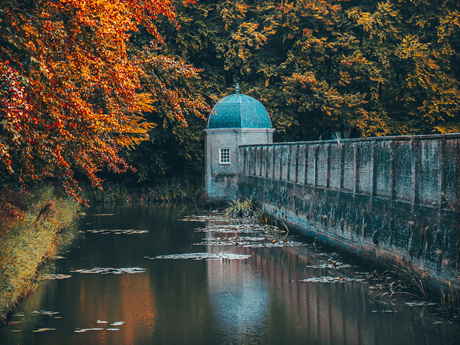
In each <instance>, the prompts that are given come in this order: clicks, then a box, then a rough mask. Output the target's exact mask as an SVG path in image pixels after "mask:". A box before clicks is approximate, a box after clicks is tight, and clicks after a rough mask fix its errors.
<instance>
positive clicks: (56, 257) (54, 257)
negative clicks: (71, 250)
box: [53, 255, 66, 260]
mask: <svg viewBox="0 0 460 345" xmlns="http://www.w3.org/2000/svg"><path fill="white" fill-rule="evenodd" d="M65 258H66V257H65V256H60V255H55V256H53V259H54V260H63V259H65Z"/></svg>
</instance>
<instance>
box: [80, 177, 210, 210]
mask: <svg viewBox="0 0 460 345" xmlns="http://www.w3.org/2000/svg"><path fill="white" fill-rule="evenodd" d="M83 198H84V199H86V200H89V202H91V203H104V204H130V203H140V204H154V203H161V204H163V203H177V202H181V203H182V202H196V203H203V202H204V188H203V186H202V184H201V183H193V182H191V181H189V180H187V179H184V180H177V179H172V180H164V181H161V182H158V183H156V184H154V185H153V186H152V187H147V188H142V189H139V188H128V187H127V186H125V185H123V184H116V183H106V184H105V185H104V188H103V190H97V189H93V188H84V193H83Z"/></svg>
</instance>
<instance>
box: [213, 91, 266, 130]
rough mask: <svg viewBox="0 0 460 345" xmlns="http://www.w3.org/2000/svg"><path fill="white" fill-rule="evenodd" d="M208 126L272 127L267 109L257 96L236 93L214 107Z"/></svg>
mask: <svg viewBox="0 0 460 345" xmlns="http://www.w3.org/2000/svg"><path fill="white" fill-rule="evenodd" d="M207 127H208V128H211V129H212V128H272V123H271V121H270V115H268V111H267V109H265V107H264V106H263V105H262V103H260V102H259V101H258V100H256V99H255V98H252V97H250V96H247V95H242V94H240V93H239V88H238V84H237V85H236V89H235V93H234V94H233V95H229V96H227V97H224V98H222V99H221V100H220V101H219V102H217V103H216V105H215V106H214V108H212V111H211V115H210V116H209V118H208V126H207Z"/></svg>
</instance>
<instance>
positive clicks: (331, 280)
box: [299, 276, 365, 284]
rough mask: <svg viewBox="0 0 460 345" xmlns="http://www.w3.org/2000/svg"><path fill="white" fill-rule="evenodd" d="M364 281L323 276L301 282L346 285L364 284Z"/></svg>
mask: <svg viewBox="0 0 460 345" xmlns="http://www.w3.org/2000/svg"><path fill="white" fill-rule="evenodd" d="M362 281H365V280H364V279H357V278H347V277H331V276H322V277H313V278H307V279H302V280H299V282H302V283H331V284H333V283H345V282H362Z"/></svg>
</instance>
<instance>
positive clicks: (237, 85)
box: [235, 83, 240, 93]
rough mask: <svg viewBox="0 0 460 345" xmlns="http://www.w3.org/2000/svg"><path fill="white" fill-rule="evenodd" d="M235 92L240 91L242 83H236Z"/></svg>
mask: <svg viewBox="0 0 460 345" xmlns="http://www.w3.org/2000/svg"><path fill="white" fill-rule="evenodd" d="M235 93H240V84H238V83H236V85H235Z"/></svg>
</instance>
